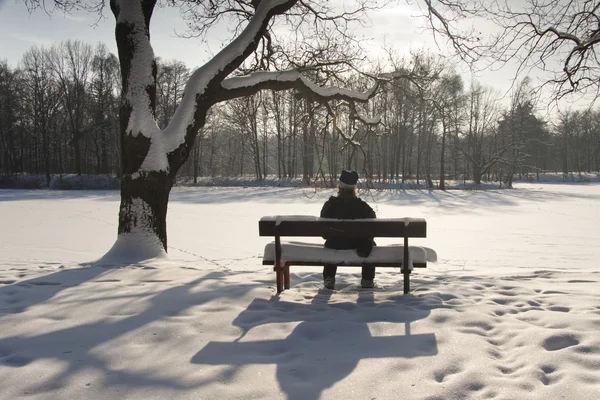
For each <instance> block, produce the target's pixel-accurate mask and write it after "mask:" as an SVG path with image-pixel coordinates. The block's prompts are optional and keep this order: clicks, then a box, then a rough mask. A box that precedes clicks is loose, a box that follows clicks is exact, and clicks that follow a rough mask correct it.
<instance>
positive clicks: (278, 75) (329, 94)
mask: <svg viewBox="0 0 600 400" xmlns="http://www.w3.org/2000/svg"><path fill="white" fill-rule="evenodd" d="M268 81H277V82H290V83H291V82H296V81H299V82H301V83H302V84H303V85H304V86H305V87H306V88H307V89H309V90H310V91H311V92H313V93H315V94H317V95H318V96H320V97H322V98H324V99H332V98H335V97H337V96H341V97H344V98H347V99H354V100H357V101H367V100H369V98H371V97H372V95H373V92H374V91H375V90H377V85H375V86H374V87H373V88H371V89H370V90H369V91H367V92H365V93H360V92H357V91H354V90H350V89H346V88H339V87H335V86H319V85H317V84H316V83H314V82H312V81H311V80H310V79H308V78H307V77H305V76H303V75H302V74H301V73H300V72H298V71H297V70H288V71H281V72H274V71H258V72H253V73H251V74H249V75H246V76H236V77H231V78H228V79H226V80H224V81H223V83H222V84H221V86H223V87H224V88H225V89H240V88H244V87H252V86H256V85H259V84H261V83H263V82H268ZM365 121H370V122H371V123H378V122H379V120H378V119H365Z"/></svg>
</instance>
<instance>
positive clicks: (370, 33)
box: [0, 0, 514, 97]
mask: <svg viewBox="0 0 600 400" xmlns="http://www.w3.org/2000/svg"><path fill="white" fill-rule="evenodd" d="M412 7H413V8H411V7H409V6H407V5H402V6H397V7H395V8H392V9H387V10H385V11H380V12H376V13H372V14H371V20H372V24H371V27H369V28H365V29H363V30H361V31H360V32H359V33H360V34H361V35H363V36H367V37H371V38H373V40H372V41H371V42H370V44H369V46H368V49H369V51H370V52H371V54H372V55H373V58H377V55H381V54H382V49H383V48H384V47H389V45H391V46H392V47H393V48H394V49H395V51H396V52H397V53H398V54H406V55H408V54H409V51H410V50H411V49H429V50H430V51H432V52H434V53H441V52H443V51H442V50H440V49H439V48H438V47H437V46H436V44H435V43H434V41H433V40H432V36H431V34H430V33H429V32H423V31H422V30H421V29H419V26H422V23H423V21H422V20H419V19H418V18H416V16H417V15H419V9H418V8H414V7H416V6H412ZM150 28H151V40H152V44H153V48H154V53H155V55H156V56H158V57H161V58H162V59H164V60H172V59H175V60H180V61H183V62H184V63H186V65H187V66H188V67H190V68H193V67H197V66H200V65H202V64H203V63H204V62H205V61H206V60H207V59H208V58H209V57H210V55H211V54H214V53H216V52H217V51H218V50H219V48H220V46H221V45H222V43H223V41H224V39H226V38H227V27H226V26H222V27H219V29H216V30H214V31H213V34H212V35H211V37H210V38H209V39H208V42H207V43H204V42H202V41H201V40H199V39H184V38H179V37H177V35H176V32H180V33H181V32H183V31H184V29H185V25H184V23H183V21H182V19H181V17H180V15H179V12H178V11H177V10H176V9H173V8H161V9H158V10H156V11H155V12H154V15H153V16H152V23H151V27H150ZM68 39H72V40H74V39H78V40H81V41H83V42H86V43H89V44H91V45H95V44H96V43H98V42H103V43H105V44H106V45H107V46H108V48H109V49H110V51H112V52H114V53H115V54H116V53H117V49H116V44H115V39H114V17H113V15H112V13H111V12H110V9H108V8H106V9H105V11H104V16H103V18H100V19H99V16H98V15H96V14H88V13H82V12H74V13H72V14H70V15H63V14H62V13H60V12H56V13H53V15H52V16H48V15H47V14H46V13H44V12H43V11H41V10H38V11H36V12H34V13H33V14H31V15H30V14H29V13H28V11H27V9H26V8H25V6H24V5H23V4H22V3H16V2H15V1H14V0H0V60H1V59H6V60H8V62H9V64H10V65H11V66H13V67H15V66H17V65H18V62H19V61H20V60H21V58H22V56H23V54H24V53H25V51H27V50H28V49H29V48H30V47H31V46H33V45H40V46H50V45H52V44H53V43H57V42H60V41H63V40H68ZM458 70H459V71H461V72H463V75H464V77H465V82H468V81H469V79H470V75H469V73H468V71H467V69H466V68H465V67H464V66H458ZM513 73H514V68H510V67H508V68H503V69H502V70H500V71H488V72H486V73H484V74H481V75H479V76H478V77H477V79H478V80H479V81H481V82H482V83H484V84H485V85H488V86H492V87H494V88H495V89H496V90H497V91H498V92H499V95H500V96H502V95H505V94H507V92H510V87H511V78H512V74H513ZM508 96H509V94H508V95H507V97H508Z"/></svg>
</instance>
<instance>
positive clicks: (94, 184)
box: [0, 174, 120, 190]
mask: <svg viewBox="0 0 600 400" xmlns="http://www.w3.org/2000/svg"><path fill="white" fill-rule="evenodd" d="M0 188H2V189H53V190H115V189H119V188H120V179H119V178H118V177H117V176H115V175H75V174H68V175H62V176H61V175H51V176H50V186H48V185H46V176H45V175H43V174H36V175H25V174H18V175H5V176H0Z"/></svg>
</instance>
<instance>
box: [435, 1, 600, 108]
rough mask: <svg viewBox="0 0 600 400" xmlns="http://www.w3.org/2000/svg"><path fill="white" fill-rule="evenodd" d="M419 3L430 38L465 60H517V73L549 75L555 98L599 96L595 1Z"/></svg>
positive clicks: (599, 14)
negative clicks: (574, 94)
mask: <svg viewBox="0 0 600 400" xmlns="http://www.w3.org/2000/svg"><path fill="white" fill-rule="evenodd" d="M423 1H424V3H425V6H426V7H425V10H426V14H427V16H428V18H429V22H430V26H431V28H432V29H433V31H434V33H435V34H436V35H439V36H441V37H442V38H445V39H446V40H447V41H448V42H449V43H450V45H451V46H452V47H453V48H454V50H455V51H456V52H457V54H458V55H459V56H460V57H461V58H462V59H463V60H465V61H467V62H469V63H471V64H473V63H476V62H479V61H484V62H485V61H487V62H489V61H491V62H493V63H496V62H499V63H502V64H504V63H508V62H513V61H516V62H517V63H518V65H519V72H528V71H529V70H530V69H532V68H535V69H541V70H542V71H545V72H548V73H549V76H548V77H547V79H546V80H545V84H547V85H551V86H552V88H553V89H554V93H555V95H556V97H557V98H560V97H562V96H564V95H566V94H568V93H571V92H574V91H578V92H580V93H590V92H591V94H592V95H593V96H594V98H596V97H598V95H599V94H600V92H599V91H600V79H599V78H600V63H599V62H598V58H597V54H596V49H597V47H598V45H599V44H600V25H599V21H600V5H599V4H598V2H597V1H589V0H519V1H513V0H510V1H509V0H501V1H496V0H423ZM490 22H491V23H492V24H493V25H490ZM484 25H487V27H484ZM465 26H468V28H467V29H465V28H464V27H465ZM490 26H495V28H494V30H493V32H492V33H491V34H484V33H483V30H486V29H487V30H488V31H489V27H490ZM439 36H438V37H439ZM487 62H485V63H484V67H487V64H488V63H487Z"/></svg>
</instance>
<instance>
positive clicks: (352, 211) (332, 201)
mask: <svg viewBox="0 0 600 400" xmlns="http://www.w3.org/2000/svg"><path fill="white" fill-rule="evenodd" d="M321 217H323V218H336V219H359V218H375V217H376V216H375V211H373V209H372V208H371V207H370V206H369V205H368V204H367V203H366V202H365V201H363V200H362V199H360V198H359V197H355V196H337V197H335V196H332V197H330V198H329V200H327V202H326V203H325V204H324V205H323V209H322V210H321ZM325 239H326V241H325V247H327V248H330V249H358V251H357V252H358V254H359V255H361V256H368V255H369V254H370V253H371V249H372V248H373V238H349V237H338V236H331V237H326V238H325ZM363 254H364V255H363Z"/></svg>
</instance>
